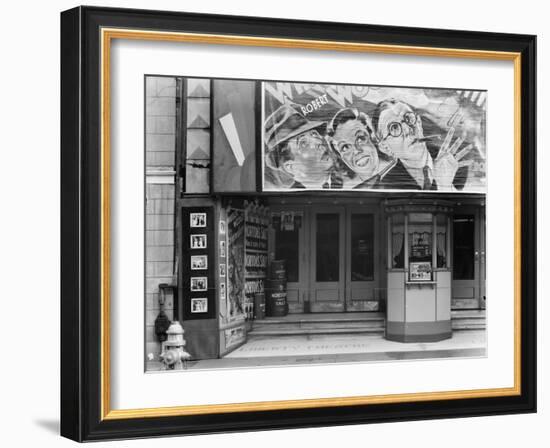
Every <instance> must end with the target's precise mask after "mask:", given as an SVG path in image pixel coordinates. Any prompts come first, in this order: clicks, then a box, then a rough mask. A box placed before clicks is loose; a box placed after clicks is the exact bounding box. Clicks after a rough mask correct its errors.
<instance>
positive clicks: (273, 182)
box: [264, 104, 334, 189]
mask: <svg viewBox="0 0 550 448" xmlns="http://www.w3.org/2000/svg"><path fill="white" fill-rule="evenodd" d="M322 126H324V123H322V122H318V121H309V120H308V119H306V118H305V117H304V116H303V115H302V113H301V112H300V110H299V106H297V105H295V104H283V105H282V106H280V107H279V108H278V109H277V110H275V111H274V112H273V113H272V114H271V115H270V116H269V117H267V119H266V120H265V125H264V130H265V145H266V148H265V151H266V153H265V173H264V174H265V177H264V179H265V186H266V187H268V188H269V187H272V188H277V189H288V188H307V189H320V188H330V172H331V168H332V166H333V164H334V160H333V158H332V155H331V154H330V151H329V148H328V146H327V145H326V142H325V139H324V138H323V137H322V136H321V134H320V133H319V128H321V127H322Z"/></svg>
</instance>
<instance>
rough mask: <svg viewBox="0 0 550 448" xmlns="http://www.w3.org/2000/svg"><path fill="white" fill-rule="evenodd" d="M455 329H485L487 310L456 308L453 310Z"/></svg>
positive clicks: (453, 325)
mask: <svg viewBox="0 0 550 448" xmlns="http://www.w3.org/2000/svg"><path fill="white" fill-rule="evenodd" d="M451 323H452V328H453V330H456V331H460V330H485V328H486V325H487V324H486V312H485V310H455V311H451Z"/></svg>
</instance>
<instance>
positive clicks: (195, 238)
mask: <svg viewBox="0 0 550 448" xmlns="http://www.w3.org/2000/svg"><path fill="white" fill-rule="evenodd" d="M190 239H191V249H206V235H191V236H190Z"/></svg>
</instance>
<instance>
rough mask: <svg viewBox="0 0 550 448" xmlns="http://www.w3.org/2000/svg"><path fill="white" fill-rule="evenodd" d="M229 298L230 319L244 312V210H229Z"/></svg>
mask: <svg viewBox="0 0 550 448" xmlns="http://www.w3.org/2000/svg"><path fill="white" fill-rule="evenodd" d="M227 237H228V249H227V300H228V320H230V321H231V320H235V319H236V318H238V317H240V316H242V315H243V314H244V311H245V310H244V298H245V295H244V286H245V280H244V274H245V272H244V269H245V265H244V211H243V210H239V209H235V208H230V209H229V210H228V211H227Z"/></svg>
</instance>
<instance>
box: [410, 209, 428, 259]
mask: <svg viewBox="0 0 550 448" xmlns="http://www.w3.org/2000/svg"><path fill="white" fill-rule="evenodd" d="M432 225H433V223H432V214H431V213H409V223H408V232H409V262H420V261H425V262H430V263H431V261H432Z"/></svg>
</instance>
